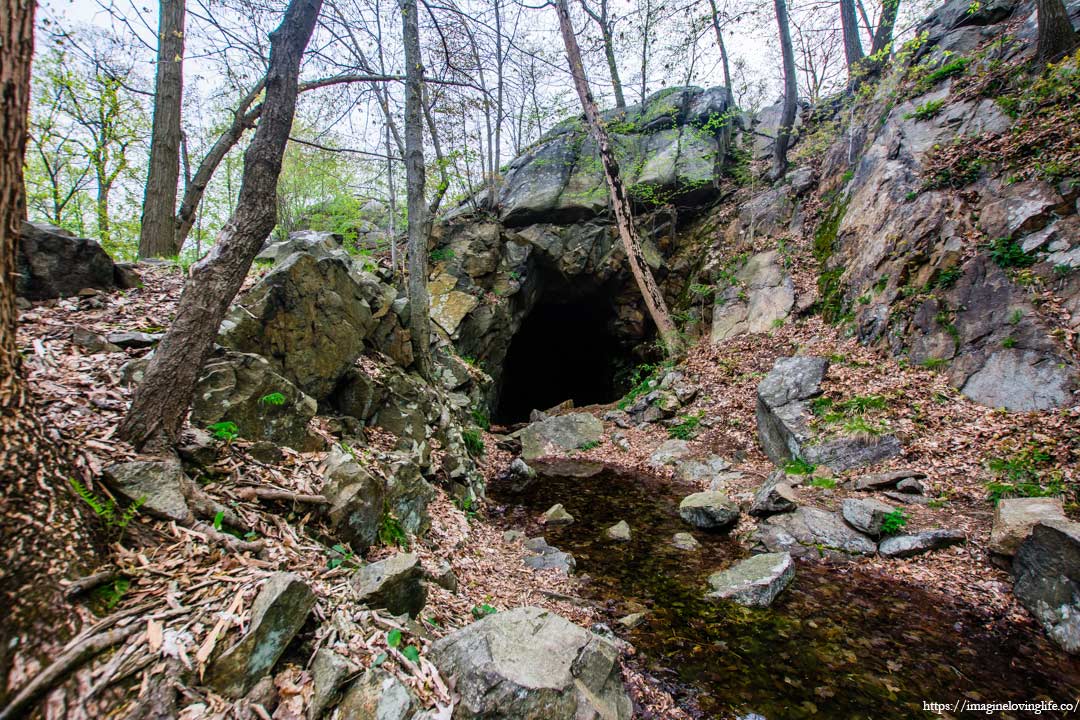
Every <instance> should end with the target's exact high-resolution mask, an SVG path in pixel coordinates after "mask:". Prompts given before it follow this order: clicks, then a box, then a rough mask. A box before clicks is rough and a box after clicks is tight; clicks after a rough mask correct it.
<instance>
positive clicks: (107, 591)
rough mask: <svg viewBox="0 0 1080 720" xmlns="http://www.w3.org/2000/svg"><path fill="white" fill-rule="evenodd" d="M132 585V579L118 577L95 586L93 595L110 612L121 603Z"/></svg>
mask: <svg viewBox="0 0 1080 720" xmlns="http://www.w3.org/2000/svg"><path fill="white" fill-rule="evenodd" d="M130 587H131V581H130V580H128V579H127V578H117V579H116V580H113V581H112V582H108V583H105V584H104V585H101V586H99V587H97V588H94V592H93V595H92V596H93V599H94V600H95V601H96V602H97V603H98V604H100V605H101V607H102V609H103V610H104V611H105V612H106V613H108V612H111V611H112V610H113V609H115V608H116V606H117V605H119V604H120V601H121V600H122V599H123V598H124V595H126V594H127V591H128V589H129V588H130Z"/></svg>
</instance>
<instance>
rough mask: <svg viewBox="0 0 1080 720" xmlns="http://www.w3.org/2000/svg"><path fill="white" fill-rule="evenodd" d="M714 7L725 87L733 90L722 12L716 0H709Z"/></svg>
mask: <svg viewBox="0 0 1080 720" xmlns="http://www.w3.org/2000/svg"><path fill="white" fill-rule="evenodd" d="M709 7H710V8H711V9H712V26H713V31H714V32H715V33H716V47H717V48H718V49H719V50H720V65H721V67H722V68H723V69H724V87H726V88H727V89H728V92H731V68H730V67H729V66H728V54H727V47H726V46H725V45H724V33H723V32H722V31H721V29H720V14H719V13H718V12H717V11H716V0H709Z"/></svg>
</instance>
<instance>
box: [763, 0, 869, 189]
mask: <svg viewBox="0 0 1080 720" xmlns="http://www.w3.org/2000/svg"><path fill="white" fill-rule="evenodd" d="M888 1H889V0H886V2H888ZM774 4H775V6H776V24H777V27H778V29H779V31H780V51H781V53H782V55H783V57H784V106H783V109H782V112H781V114H780V127H779V128H777V131H776V143H775V145H774V146H773V162H772V171H771V172H770V177H771V178H772V180H773V181H776V180H779V179H780V178H782V177H784V173H785V172H787V164H788V163H787V151H788V145H790V144H791V128H792V127H794V125H795V109H796V104H797V102H798V92H799V87H798V85H797V84H796V82H795V80H796V78H795V51H794V49H793V48H792V46H791V30H790V29H789V25H788V15H787V5H786V4H785V3H784V0H774Z"/></svg>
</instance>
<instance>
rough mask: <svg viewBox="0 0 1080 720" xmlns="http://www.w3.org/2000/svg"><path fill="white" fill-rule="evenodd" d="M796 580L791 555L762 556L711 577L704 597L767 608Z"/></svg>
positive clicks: (770, 554)
mask: <svg viewBox="0 0 1080 720" xmlns="http://www.w3.org/2000/svg"><path fill="white" fill-rule="evenodd" d="M794 577H795V563H794V562H793V561H792V559H791V554H790V553H786V552H782V553H763V554H761V555H754V556H752V557H749V558H747V559H746V560H742V561H740V562H738V563H737V564H735V565H734V566H732V567H730V568H728V569H727V570H722V571H720V572H717V573H713V574H712V575H710V576H709V586H710V587H711V588H712V592H710V593H708V594H707V595H706V596H705V597H707V598H717V599H721V600H733V601H735V602H737V603H739V604H740V605H746V606H747V607H759V608H762V607H768V606H769V605H771V604H772V602H773V600H775V599H776V596H777V595H779V594H780V592H781V591H782V590H783V589H784V588H786V587H787V586H788V584H789V583H790V582H791V580H792V578H794Z"/></svg>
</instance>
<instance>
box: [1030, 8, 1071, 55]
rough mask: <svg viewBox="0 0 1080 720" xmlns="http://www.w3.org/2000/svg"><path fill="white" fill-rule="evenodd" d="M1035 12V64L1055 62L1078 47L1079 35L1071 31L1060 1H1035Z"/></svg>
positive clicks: (1067, 15) (1069, 22) (1067, 14)
mask: <svg viewBox="0 0 1080 720" xmlns="http://www.w3.org/2000/svg"><path fill="white" fill-rule="evenodd" d="M1035 12H1036V15H1037V20H1038V24H1039V39H1038V43H1037V45H1036V52H1035V60H1036V62H1038V63H1039V64H1045V63H1049V62H1056V61H1058V60H1061V59H1062V58H1063V57H1065V56H1066V55H1068V54H1069V53H1071V52H1072V51H1073V50H1075V49H1076V47H1077V46H1078V45H1080V35H1077V33H1076V31H1075V30H1074V29H1073V26H1072V20H1070V19H1069V13H1068V11H1066V10H1065V4H1064V3H1063V2H1062V1H1061V0H1035Z"/></svg>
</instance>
